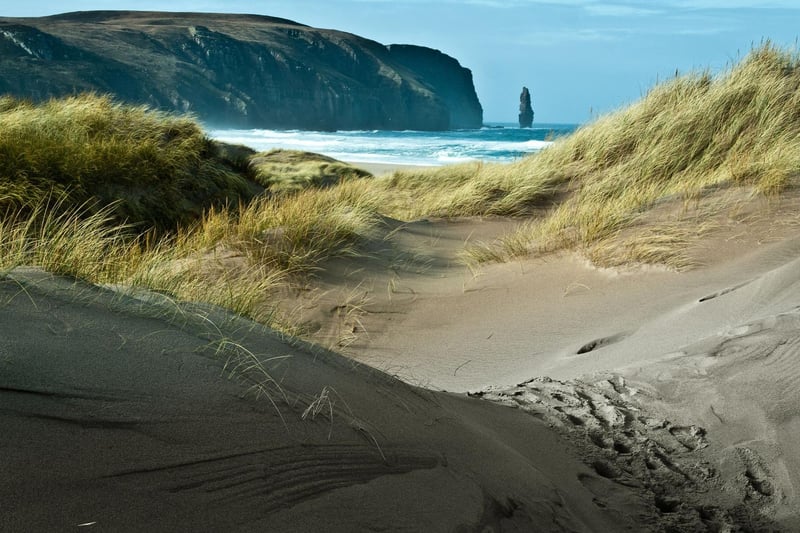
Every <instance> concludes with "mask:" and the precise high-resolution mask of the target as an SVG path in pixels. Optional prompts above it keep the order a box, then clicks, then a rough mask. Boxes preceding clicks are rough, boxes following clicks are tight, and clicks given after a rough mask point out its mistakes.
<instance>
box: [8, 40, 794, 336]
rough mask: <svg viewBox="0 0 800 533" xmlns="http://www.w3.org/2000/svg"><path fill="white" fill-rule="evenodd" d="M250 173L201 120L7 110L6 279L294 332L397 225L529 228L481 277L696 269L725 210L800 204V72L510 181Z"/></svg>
mask: <svg viewBox="0 0 800 533" xmlns="http://www.w3.org/2000/svg"><path fill="white" fill-rule="evenodd" d="M253 155H254V154H250V153H248V152H247V150H234V151H233V152H232V151H231V149H230V147H228V148H225V147H220V146H219V145H216V144H215V143H213V142H212V141H210V140H209V139H207V138H206V137H205V136H204V135H203V133H202V130H201V129H200V128H199V126H197V125H196V123H194V122H193V121H192V120H191V119H189V118H185V117H172V116H169V115H166V114H163V113H160V112H155V111H152V110H148V109H146V108H142V107H131V106H125V105H122V104H117V103H114V102H112V101H111V100H109V99H108V98H105V97H98V96H92V95H88V96H81V97H74V98H68V99H65V100H58V101H56V100H54V101H51V102H47V103H44V104H40V105H33V104H29V103H26V102H21V101H18V100H13V99H9V98H0V270H4V271H7V270H9V269H11V268H13V267H14V266H19V265H38V266H41V267H42V268H45V269H47V270H49V271H52V272H55V273H60V274H67V275H72V276H76V277H78V278H81V279H85V280H88V281H91V282H96V283H113V284H128V285H130V286H140V287H147V288H151V289H155V290H158V291H162V292H166V293H169V294H171V295H173V296H174V297H176V298H179V299H187V300H196V301H206V302H210V303H214V304H217V305H220V306H223V307H226V308H228V309H231V310H234V311H236V312H237V313H240V314H243V315H246V316H251V317H253V318H256V319H257V320H260V321H263V322H266V323H269V324H273V325H282V327H284V328H286V327H288V326H287V324H286V323H285V321H283V319H282V318H281V317H280V316H279V315H278V314H277V313H276V311H275V309H276V308H277V306H275V305H273V300H274V294H275V291H276V289H277V288H278V287H281V286H284V285H285V284H286V283H292V282H293V280H296V279H297V278H298V276H300V277H302V276H307V275H309V274H313V272H315V271H316V270H317V269H320V268H324V264H325V261H327V260H328V259H329V258H331V257H342V256H357V255H359V254H360V253H362V251H361V250H362V249H361V247H360V243H362V242H363V241H365V240H366V239H370V238H371V237H372V236H373V234H374V233H375V232H376V229H377V228H379V226H380V224H381V217H382V216H392V217H396V218H401V219H406V220H408V219H413V218H417V217H421V216H445V217H460V216H472V215H478V216H486V215H500V216H515V217H521V219H522V220H524V221H525V223H524V224H521V225H520V229H519V230H517V231H516V232H515V233H512V234H510V235H506V236H504V237H503V238H501V239H500V240H499V242H497V243H493V244H488V245H471V246H470V247H469V248H468V249H467V250H465V253H464V257H465V261H466V262H468V263H479V262H483V261H505V260H508V259H511V258H513V257H517V256H522V255H526V254H530V253H548V252H552V251H558V250H580V251H581V252H582V253H584V254H585V255H586V256H587V257H588V258H590V259H591V260H592V261H593V262H595V263H597V264H601V265H609V266H618V265H626V264H630V263H659V264H667V265H670V266H673V267H675V268H683V267H685V266H687V264H688V263H687V261H688V259H687V257H686V255H685V253H684V252H685V250H686V249H687V247H688V246H689V244H690V243H691V241H692V239H695V238H696V237H697V236H698V235H702V234H704V233H705V232H706V231H708V230H709V229H710V228H712V226H713V224H714V222H713V221H712V220H711V219H712V218H713V216H714V214H715V213H717V212H719V210H720V209H722V208H723V207H724V205H722V204H721V203H720V204H715V203H714V202H715V201H714V198H715V196H714V195H715V194H716V193H717V192H719V191H721V190H727V189H730V190H734V189H738V188H742V189H747V190H752V191H754V192H755V193H756V194H760V195H765V196H767V197H777V196H779V195H780V194H781V193H782V192H783V191H786V190H787V189H791V188H793V187H796V185H797V181H798V178H799V177H800V60H799V59H798V56H797V55H796V54H793V53H789V52H786V51H782V50H779V49H776V48H775V47H773V46H771V45H770V44H766V45H763V46H761V47H759V48H757V49H755V50H754V51H753V52H751V53H750V55H748V56H747V57H746V58H745V59H744V60H742V62H741V63H740V64H738V65H735V66H732V67H731V68H730V69H728V70H727V71H725V72H723V73H721V74H719V75H717V76H711V75H710V74H708V73H702V72H701V73H694V74H688V75H685V76H678V77H676V78H674V79H671V80H668V81H666V82H664V83H662V84H660V85H658V86H656V87H654V88H653V89H652V90H651V91H650V92H649V93H648V94H647V95H646V96H645V97H644V98H643V99H642V100H641V101H639V102H637V103H635V104H633V105H631V106H630V107H628V108H626V109H622V110H620V111H618V112H616V113H613V114H610V115H607V116H604V117H601V118H599V119H598V120H596V121H595V122H593V123H591V124H589V125H587V126H584V127H582V128H581V129H579V130H578V131H577V132H575V133H574V134H573V135H571V136H569V137H566V138H562V139H559V140H557V141H556V142H555V143H554V144H553V145H552V146H550V147H548V148H547V149H545V150H543V151H542V152H540V153H538V154H536V155H532V156H529V157H526V158H523V159H520V160H519V161H516V162H514V163H511V164H485V163H466V164H462V165H455V166H450V167H444V168H440V169H432V170H412V171H401V172H396V173H394V174H392V175H389V176H382V177H378V178H366V179H348V178H346V177H345V178H344V179H342V177H341V176H338V175H336V176H335V177H329V175H328V174H326V173H325V172H327V171H328V170H330V165H332V164H333V163H331V162H330V161H326V160H315V161H312V160H310V159H309V158H308V156H303V157H301V158H300V160H293V157H294V156H293V155H292V154H278V155H277V156H276V158H277V160H280V159H281V158H283V159H284V160H283V161H279V165H284V164H285V165H289V166H288V167H286V168H285V169H280V168H279V169H278V170H276V169H275V167H270V168H271V170H269V172H271V174H270V175H269V177H265V176H266V174H262V175H261V177H260V178H259V177H258V176H257V174H258V172H259V170H258V169H259V166H258V165H259V163H254V161H258V159H257V158H256V159H254V158H253ZM273 155H275V154H273ZM284 156H285V157H284ZM261 157H262V158H263V154H261ZM262 163H263V159H262ZM272 163H276V161H272ZM309 164H310V166H307V165H309ZM292 165H295V167H292ZM315 165H316V166H315ZM319 166H327V167H326V168H327V170H326V169H322V168H318V167H319ZM319 176H323V178H319V179H318V177H319ZM325 176H328V177H325ZM330 176H332V175H330ZM282 178H283V179H282ZM351 178H352V176H351ZM259 180H261V183H257V182H258V181H259ZM738 197H739V198H741V195H739V196H738ZM671 203H674V204H677V205H678V206H679V207H680V206H681V205H683V206H684V209H683V211H682V212H680V209H679V210H678V211H679V212H680V213H679V215H678V216H677V217H675V218H672V219H669V218H664V217H661V218H658V217H655V218H654V217H652V216H650V214H651V213H652V212H653V209H654V208H657V207H659V206H664V205H669V204H671ZM695 205H702V206H703V207H702V209H698V208H694V207H691V206H695ZM654 220H655V222H653V221H654ZM282 321H283V323H282Z"/></svg>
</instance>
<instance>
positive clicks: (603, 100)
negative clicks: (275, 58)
mask: <svg viewBox="0 0 800 533" xmlns="http://www.w3.org/2000/svg"><path fill="white" fill-rule="evenodd" d="M2 4H3V5H0V16H6V17H29V16H44V15H52V14H56V13H63V12H68V11H83V10H93V9H131V10H160V11H201V12H228V13H254V14H260V15H270V16H276V17H282V18H288V19H291V20H294V21H296V22H300V23H303V24H308V25H310V26H315V27H319V28H333V29H337V30H342V31H347V32H351V33H355V34H357V35H360V36H362V37H367V38H369V39H374V40H376V41H379V42H381V43H383V44H400V43H402V44H406V43H407V44H417V45H422V46H428V47H431V48H436V49H439V50H441V51H443V52H445V53H446V54H449V55H451V56H453V57H455V58H456V59H458V60H459V61H460V62H461V64H462V65H463V66H465V67H467V68H469V69H470V70H472V74H473V80H474V83H475V88H476V90H477V92H478V97H479V99H480V101H481V103H482V104H483V109H484V121H485V122H514V121H516V119H517V112H518V107H519V94H520V92H521V90H522V87H523V86H527V87H528V88H529V89H530V91H531V94H532V99H533V108H534V111H535V113H536V116H535V121H536V122H539V123H542V122H557V123H583V122H586V121H589V120H591V119H592V118H595V117H597V116H599V115H601V114H605V113H608V112H611V111H614V110H615V109H618V108H620V107H623V106H625V105H626V104H629V103H631V102H634V101H636V100H638V99H639V98H641V97H642V96H643V95H644V94H645V93H646V92H647V91H648V89H649V88H651V87H652V86H653V85H654V84H655V83H657V82H658V80H663V79H665V78H668V77H671V76H674V75H675V72H676V71H679V72H681V73H685V72H690V71H695V70H702V69H711V71H712V72H720V71H722V70H724V69H725V68H727V67H728V66H730V65H731V64H733V63H735V62H737V61H738V60H739V59H741V58H742V57H743V56H744V55H746V54H747V52H748V51H749V50H750V49H751V48H752V47H753V46H757V45H759V43H761V42H762V41H764V40H770V41H772V42H773V43H774V44H776V45H778V46H781V47H783V48H786V49H791V50H796V49H797V48H798V36H799V35H800V24H798V22H800V1H798V0H761V1H758V0H695V1H690V0H651V1H643V0H615V1H603V0H170V1H169V2H166V1H164V0H139V1H127V0H25V1H24V2H11V1H10V0H9V1H5V0H4V1H3V3H2Z"/></svg>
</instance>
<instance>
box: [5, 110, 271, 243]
mask: <svg viewBox="0 0 800 533" xmlns="http://www.w3.org/2000/svg"><path fill="white" fill-rule="evenodd" d="M218 150H219V148H218V146H217V145H215V144H214V143H213V142H212V141H210V140H209V139H208V138H207V137H206V136H205V135H204V133H203V131H202V130H201V129H200V127H199V126H198V125H197V123H195V122H194V121H193V120H192V119H190V118H186V117H175V116H171V115H168V114H165V113H161V112H158V111H153V110H150V109H148V108H146V107H141V106H140V107H136V106H129V105H123V104H119V103H115V102H113V101H112V100H111V99H110V98H108V97H105V96H97V95H82V96H75V97H71V98H66V99H61V100H51V101H49V102H45V103H43V104H38V105H33V104H31V103H28V102H25V101H20V100H15V99H13V98H10V97H3V98H2V99H0V201H1V202H2V203H0V208H5V209H8V208H23V207H25V206H26V205H38V204H39V203H40V202H41V201H43V200H44V199H46V198H51V199H55V200H58V201H59V205H62V206H68V205H71V206H77V205H84V206H85V207H86V209H87V210H88V211H93V210H103V209H105V208H106V206H108V205H110V204H112V203H113V204H114V208H113V209H112V211H111V213H110V216H112V218H113V219H114V220H116V221H117V222H121V223H122V222H125V223H129V224H132V225H135V226H137V227H139V228H143V229H147V228H150V227H155V228H158V229H173V228H175V227H176V226H177V225H178V224H185V223H187V222H190V221H191V220H194V219H197V218H199V217H200V215H201V214H202V212H203V210H204V209H205V208H207V207H209V206H211V205H223V204H225V203H233V204H236V203H238V202H239V201H240V200H241V199H249V198H251V197H252V196H253V195H254V194H255V193H256V192H257V191H258V190H259V188H258V187H257V186H256V185H255V184H254V183H252V182H249V181H248V180H247V179H246V177H245V176H243V175H242V174H241V173H238V172H236V169H235V168H232V167H231V165H230V163H229V162H228V161H226V160H224V159H223V158H221V157H217V155H218V154H217V152H218Z"/></svg>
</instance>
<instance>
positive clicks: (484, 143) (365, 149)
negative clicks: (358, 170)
mask: <svg viewBox="0 0 800 533" xmlns="http://www.w3.org/2000/svg"><path fill="white" fill-rule="evenodd" d="M577 127H578V125H577V124H534V127H533V128H526V129H522V128H519V127H517V125H516V124H504V123H488V124H486V125H485V126H484V127H483V128H481V129H475V130H454V131H438V132H427V131H338V132H316V131H294V130H293V131H276V130H260V129H253V130H210V131H209V132H208V133H209V135H210V136H211V137H213V138H215V139H218V140H220V141H224V142H228V143H233V144H243V145H245V146H249V147H251V148H253V149H255V150H257V151H265V150H271V149H273V148H283V149H289V150H305V151H308V152H316V153H319V154H324V155H327V156H330V157H334V158H336V159H340V160H342V161H348V162H353V163H385V164H397V165H424V166H438V165H447V164H451V163H460V162H465V161H473V160H481V161H487V162H509V161H513V160H515V159H518V158H520V157H523V156H525V155H527V154H531V153H535V152H538V151H539V150H541V149H542V148H545V147H546V146H548V145H549V144H550V143H551V142H552V140H553V139H555V138H557V137H559V136H562V135H567V134H569V133H572V132H573V131H575V129H576V128H577Z"/></svg>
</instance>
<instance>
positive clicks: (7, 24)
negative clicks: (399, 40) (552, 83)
mask: <svg viewBox="0 0 800 533" xmlns="http://www.w3.org/2000/svg"><path fill="white" fill-rule="evenodd" d="M85 91H93V92H99V93H109V94H112V95H114V96H115V97H116V98H118V99H120V100H122V101H125V102H129V103H137V104H139V103H140V104H147V105H150V106H153V107H155V108H158V109H163V110H169V111H178V112H191V113H193V114H195V115H196V116H197V117H198V118H199V119H200V120H202V121H203V122H205V123H206V124H209V125H213V126H223V127H259V128H275V129H309V130H348V129H390V130H403V129H416V130H447V129H460V128H478V127H480V126H481V125H482V121H483V111H482V108H481V104H480V102H479V101H478V97H477V95H476V93H475V88H474V86H473V83H472V73H471V72H470V70H469V69H467V68H464V67H462V66H461V65H460V64H459V62H458V61H457V60H456V59H454V58H452V57H449V56H447V55H446V54H444V53H442V52H440V51H438V50H433V49H430V48H424V47H420V46H412V45H390V46H386V45H383V44H380V43H378V42H375V41H371V40H368V39H364V38H361V37H358V36H356V35H352V34H349V33H344V32H340V31H334V30H326V29H316V28H312V27H309V26H305V25H302V24H298V23H296V22H292V21H289V20H285V19H279V18H272V17H264V16H256V15H226V14H200V13H160V12H159V13H156V12H131V11H92V12H76V13H67V14H63V15H55V16H50V17H41V18H0V94H3V93H5V94H12V95H14V96H18V97H24V98H30V99H32V100H34V101H41V100H46V99H49V98H52V97H60V96H65V95H70V94H75V93H79V92H85Z"/></svg>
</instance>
